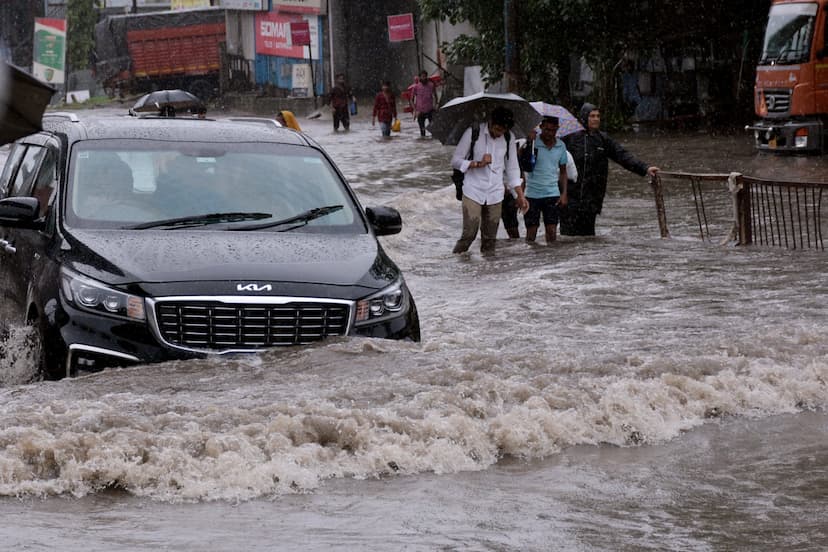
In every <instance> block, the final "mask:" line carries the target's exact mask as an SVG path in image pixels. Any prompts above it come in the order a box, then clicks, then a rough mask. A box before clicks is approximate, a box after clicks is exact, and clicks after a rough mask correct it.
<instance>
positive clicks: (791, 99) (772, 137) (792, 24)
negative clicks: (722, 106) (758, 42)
mask: <svg viewBox="0 0 828 552" xmlns="http://www.w3.org/2000/svg"><path fill="white" fill-rule="evenodd" d="M826 17H828V0H811V1H802V0H773V3H772V4H771V8H770V15H769V18H768V26H767V29H766V31H765V41H764V46H763V48H762V56H761V58H760V59H759V64H758V66H757V68H756V85H755V88H754V107H755V111H756V115H758V116H759V117H761V119H760V120H759V121H757V122H756V123H754V124H753V125H750V126H748V127H747V129H748V130H753V135H754V138H755V141H756V147H757V148H758V149H759V150H768V151H785V152H799V151H801V152H809V153H824V152H826V151H828V21H826Z"/></svg>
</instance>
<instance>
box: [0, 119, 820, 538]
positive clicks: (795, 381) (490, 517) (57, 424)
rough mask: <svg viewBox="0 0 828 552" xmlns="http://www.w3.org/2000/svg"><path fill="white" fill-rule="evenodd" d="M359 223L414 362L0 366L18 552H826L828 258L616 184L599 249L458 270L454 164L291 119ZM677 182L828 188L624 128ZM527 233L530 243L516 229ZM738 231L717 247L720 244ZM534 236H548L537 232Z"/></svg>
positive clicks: (577, 241) (365, 125) (254, 360)
mask: <svg viewBox="0 0 828 552" xmlns="http://www.w3.org/2000/svg"><path fill="white" fill-rule="evenodd" d="M300 123H301V124H302V125H303V127H304V129H305V131H306V132H307V133H308V134H310V135H311V136H313V137H314V138H315V139H317V140H318V141H319V142H320V143H321V144H322V145H323V146H324V147H325V148H326V149H327V150H328V152H329V153H330V154H331V156H332V157H333V158H334V160H335V161H336V162H337V163H338V165H339V166H340V168H341V169H342V171H343V173H344V174H345V175H346V177H347V178H348V180H349V181H350V182H351V184H352V186H353V187H354V189H355V190H356V191H357V194H358V195H359V198H360V201H361V202H362V203H363V205H365V206H372V205H391V206H394V207H396V208H398V209H399V210H400V211H401V213H402V216H403V222H404V226H403V231H402V233H401V234H399V235H396V236H388V237H383V238H380V239H381V242H382V244H383V246H384V247H385V248H386V249H387V250H388V252H389V253H390V255H391V256H392V258H394V259H395V260H396V261H397V262H398V264H399V265H400V266H401V267H402V269H403V271H404V273H405V275H406V279H407V281H408V284H409V286H410V288H411V290H412V293H413V294H414V297H415V298H416V301H417V306H418V308H419V311H420V317H421V324H422V333H423V341H422V343H418V344H415V343H404V342H392V341H383V340H368V339H351V340H347V339H343V340H336V341H332V342H328V343H325V344H322V345H317V346H314V347H310V348H304V349H286V350H274V351H268V352H266V353H263V354H261V355H249V356H240V357H236V358H232V359H227V358H223V359H213V360H209V361H203V360H199V361H188V362H174V363H167V364H161V365H153V366H138V367H132V368H128V369H122V370H112V371H106V372H103V373H100V374H96V375H92V376H87V377H82V378H78V379H74V380H64V381H59V382H38V383H34V384H25V383H22V382H24V381H25V380H26V377H27V374H28V373H29V372H27V370H29V367H28V366H27V358H26V350H25V348H24V347H23V346H22V345H21V343H22V340H21V339H20V337H19V336H15V335H13V336H12V338H11V339H10V341H9V342H8V343H6V347H7V348H8V349H10V350H12V351H13V352H14V353H15V355H13V356H14V361H12V360H10V359H9V358H6V359H5V360H4V361H3V362H4V364H3V365H0V519H2V522H0V549H3V550H41V549H58V550H83V551H88V552H92V551H112V550H125V551H127V550H128V551H134V550H204V551H225V550H228V551H229V550H234V551H235V550H262V551H264V550H297V549H302V550H313V551H324V550H329V549H341V550H407V551H414V550H416V551H420V550H422V551H429V550H480V551H488V550H496V551H507V550H508V551H518V550H520V551H527V550H532V551H534V550H565V551H580V550H584V551H586V550H699V551H707V550H711V551H714V550H780V549H786V550H824V549H825V548H826V547H828V529H826V527H828V526H826V524H825V521H824V520H825V518H826V515H828V498H826V497H828V415H826V410H825V409H826V406H828V326H826V324H825V318H826V303H827V302H828V277H826V274H828V254H826V253H825V252H824V251H818V250H797V251H788V250H784V249H780V248H769V247H760V246H751V247H736V246H734V245H732V244H731V243H728V242H727V241H726V236H727V231H728V228H729V227H728V222H729V219H728V218H727V217H728V216H729V215H728V212H727V206H728V205H729V196H727V194H726V192H725V191H724V188H723V187H722V186H718V187H717V186H716V185H711V186H709V189H706V191H705V194H706V195H705V201H706V205H707V209H708V210H709V212H710V214H711V220H710V224H711V234H712V236H711V239H709V240H704V241H703V240H701V239H699V235H698V227H697V219H696V213H695V210H694V207H693V195H692V192H691V191H690V188H689V186H687V185H686V183H684V184H682V183H680V182H676V181H670V182H667V186H668V191H667V198H666V203H667V219H668V223H669V224H670V229H671V232H672V236H673V237H672V238H671V239H666V240H663V239H660V238H659V229H658V224H657V219H656V212H655V208H654V204H653V200H652V194H651V191H650V188H649V186H648V185H647V183H646V181H645V180H644V179H641V178H639V177H637V176H635V175H632V174H630V173H627V172H624V171H623V170H620V169H618V168H617V167H616V168H613V169H612V172H611V182H610V186H609V187H610V191H609V195H608V197H607V201H606V202H605V206H604V214H603V215H602V216H601V217H599V219H598V233H599V235H598V236H597V237H594V238H567V237H562V238H560V239H559V240H558V241H557V242H556V243H554V244H552V245H551V246H546V245H537V246H529V245H527V244H525V243H523V242H522V241H520V240H512V241H510V240H507V239H506V237H505V233H503V230H502V229H501V233H502V238H503V239H501V240H499V242H498V250H497V254H496V256H495V257H494V258H484V257H481V256H480V254H479V242H475V243H474V244H473V245H472V249H471V253H470V254H469V255H463V256H455V255H452V254H451V248H452V246H453V244H454V241H455V240H456V239H457V237H458V236H459V233H460V226H461V214H460V207H459V203H458V202H457V201H456V200H455V199H454V190H453V187H452V186H451V184H450V181H449V178H448V176H449V174H450V169H449V168H448V159H449V157H450V156H451V153H452V151H451V150H452V148H447V147H443V146H441V145H440V144H439V143H438V142H437V141H436V140H435V141H433V140H421V139H419V138H418V134H419V133H418V131H417V129H416V124H415V123H413V122H412V121H410V120H404V121H403V131H402V133H401V134H399V135H395V136H394V137H393V139H391V140H390V141H383V140H381V139H380V138H379V134H380V132H379V128H378V127H377V128H371V126H370V113H364V112H363V113H362V114H361V115H360V116H359V117H357V118H356V119H355V120H354V122H353V125H352V130H351V132H350V133H347V134H345V133H339V134H334V133H333V132H332V129H331V128H330V122H329V121H328V120H325V119H322V120H301V121H300ZM618 137H619V138H620V139H621V140H622V142H623V143H624V144H625V145H626V146H628V147H629V149H630V150H632V151H633V152H635V153H636V154H638V155H639V156H640V157H641V158H643V159H645V160H646V161H648V162H649V163H651V164H656V165H658V166H659V167H661V168H662V169H664V170H670V171H676V172H678V171H687V172H698V173H709V172H723V173H728V172H731V171H736V172H742V173H744V174H748V175H751V176H758V177H766V178H785V179H806V180H821V179H823V178H824V176H823V175H825V174H828V170H826V169H828V161H826V159H825V158H820V157H774V156H763V155H757V154H755V153H754V152H753V151H752V149H751V143H750V139H749V137H747V136H744V135H741V134H737V135H733V136H716V135H710V134H708V133H704V132H684V133H668V134H664V133H659V134H652V133H648V132H642V133H639V134H635V135H632V134H630V135H623V136H620V135H619V136H618ZM521 232H523V228H522V227H521ZM719 238H725V239H719ZM540 241H541V243H542V242H543V240H542V239H541V240H540Z"/></svg>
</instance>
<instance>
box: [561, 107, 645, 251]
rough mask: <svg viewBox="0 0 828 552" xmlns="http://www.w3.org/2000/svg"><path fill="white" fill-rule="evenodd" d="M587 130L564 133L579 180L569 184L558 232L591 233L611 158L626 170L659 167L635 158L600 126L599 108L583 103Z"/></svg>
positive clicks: (637, 170)
mask: <svg viewBox="0 0 828 552" xmlns="http://www.w3.org/2000/svg"><path fill="white" fill-rule="evenodd" d="M578 118H579V119H580V120H581V123H583V125H584V128H585V129H586V130H581V131H578V132H575V133H573V134H569V135H567V136H564V138H563V141H564V144H565V145H566V149H567V150H568V151H569V153H570V154H572V158H573V159H574V160H575V166H576V167H577V168H578V180H576V181H575V182H570V183H569V190H568V191H569V198H568V199H569V203H568V205H567V206H566V208H565V209H563V210H562V211H561V234H562V235H566V236H594V235H595V219H596V217H597V216H598V215H599V214H600V213H601V208H602V207H603V204H604V196H605V195H606V193H607V173H608V172H609V160H610V159H612V160H613V161H615V162H616V163H618V164H619V165H621V166H622V167H624V168H625V169H627V170H628V171H631V172H634V173H636V174H638V175H641V176H650V177H652V176H655V173H657V172H658V170H659V168H658V167H654V166H648V165H647V164H646V163H644V162H643V161H641V160H639V159H636V158H635V157H634V156H633V154H631V153H630V152H628V151H627V150H625V149H624V148H623V147H622V146H621V144H619V143H618V142H616V141H615V140H613V139H612V138H610V137H609V135H608V134H607V133H606V132H602V131H601V130H600V129H601V111H600V110H599V109H598V108H597V107H596V106H594V105H592V104H590V103H585V104H584V105H583V107H582V108H581V112H580V114H579V117H578Z"/></svg>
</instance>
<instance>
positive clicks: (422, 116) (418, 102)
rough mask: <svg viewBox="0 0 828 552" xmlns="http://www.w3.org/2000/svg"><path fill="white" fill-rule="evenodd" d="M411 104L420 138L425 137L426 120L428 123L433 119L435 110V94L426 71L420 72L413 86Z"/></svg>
mask: <svg viewBox="0 0 828 552" xmlns="http://www.w3.org/2000/svg"><path fill="white" fill-rule="evenodd" d="M411 103H412V104H413V108H414V118H415V119H417V124H418V125H420V136H421V137H425V135H426V126H425V122H426V120H428V122H429V123H430V122H431V120H432V117H434V110H435V109H436V108H437V92H436V91H435V89H434V83H433V82H431V81H430V80H429V78H428V73H427V72H426V71H420V80H419V81H418V82H417V84H415V85H414V90H413V91H412V92H411Z"/></svg>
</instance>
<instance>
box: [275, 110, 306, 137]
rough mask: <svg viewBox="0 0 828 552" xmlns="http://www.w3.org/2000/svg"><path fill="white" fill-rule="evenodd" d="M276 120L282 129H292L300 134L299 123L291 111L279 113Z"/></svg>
mask: <svg viewBox="0 0 828 552" xmlns="http://www.w3.org/2000/svg"><path fill="white" fill-rule="evenodd" d="M276 120H277V121H279V123H281V125H282V126H283V127H286V128H292V129H293V130H298V131H299V132H302V127H301V126H299V121H297V120H296V116H295V115H294V114H293V112H292V111H287V110H282V111H279V112H278V113H276Z"/></svg>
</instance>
